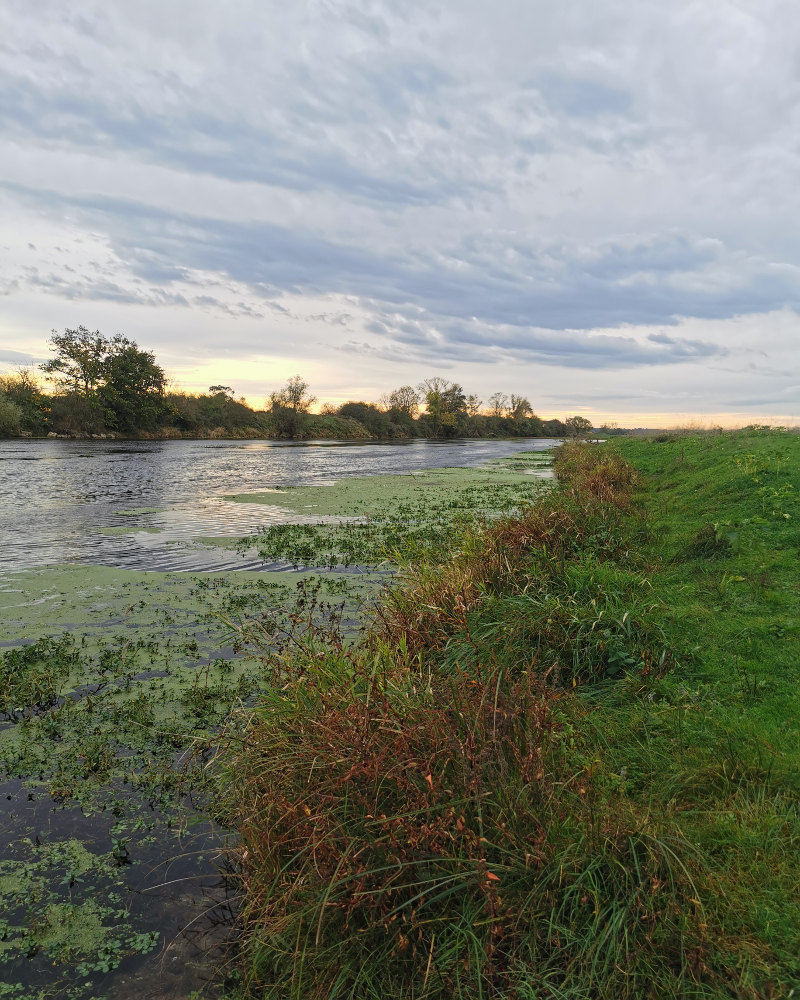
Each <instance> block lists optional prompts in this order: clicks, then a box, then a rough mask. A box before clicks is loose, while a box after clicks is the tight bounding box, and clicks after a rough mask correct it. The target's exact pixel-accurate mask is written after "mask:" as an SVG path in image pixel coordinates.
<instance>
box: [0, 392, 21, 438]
mask: <svg viewBox="0 0 800 1000" xmlns="http://www.w3.org/2000/svg"><path fill="white" fill-rule="evenodd" d="M21 424H22V410H21V409H20V408H19V407H18V406H17V404H16V403H12V402H11V400H10V399H9V398H8V396H6V395H5V393H0V437H14V435H16V434H19V432H20V429H21Z"/></svg>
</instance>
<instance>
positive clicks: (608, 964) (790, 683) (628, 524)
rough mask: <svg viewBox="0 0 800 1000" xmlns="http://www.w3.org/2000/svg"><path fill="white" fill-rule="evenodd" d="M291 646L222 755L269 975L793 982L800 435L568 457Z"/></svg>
mask: <svg viewBox="0 0 800 1000" xmlns="http://www.w3.org/2000/svg"><path fill="white" fill-rule="evenodd" d="M557 470H558V474H559V478H560V481H561V487H560V489H558V490H556V491H551V492H548V493H546V494H544V495H543V496H542V497H541V498H540V499H538V500H537V501H536V502H535V503H534V504H533V506H532V507H531V508H530V510H529V511H528V512H526V513H524V514H522V515H521V516H514V517H511V518H507V519H502V520H500V521H499V522H497V523H494V524H491V525H487V526H483V527H480V528H475V527H474V526H473V527H467V526H465V527H464V529H463V530H462V531H461V532H460V533H459V534H458V536H457V537H456V536H454V537H453V538H451V539H450V541H449V545H448V553H447V559H446V561H444V562H442V561H441V553H431V554H430V557H427V556H426V555H425V553H422V555H420V553H419V552H415V553H414V555H413V561H412V562H409V563H408V564H406V565H405V566H404V568H403V572H402V583H401V585H400V586H399V587H398V588H396V589H394V590H393V591H392V592H391V593H390V594H389V595H387V597H386V600H385V601H384V603H383V604H382V605H381V606H380V607H379V609H378V611H377V614H376V617H375V619H374V622H373V625H372V627H371V630H370V631H369V633H368V634H367V635H366V636H365V638H364V640H363V642H362V643H361V644H360V645H359V646H357V647H355V648H352V647H350V646H348V645H347V644H346V643H345V642H343V641H342V637H341V635H340V634H339V633H338V631H337V629H336V626H335V623H334V624H333V625H332V626H331V627H328V628H322V627H320V628H313V629H298V630H295V631H294V632H292V633H291V635H289V636H288V643H287V644H286V645H284V646H282V647H280V648H279V649H277V650H275V649H271V650H266V649H264V648H259V640H258V636H256V635H255V634H253V633H252V632H251V633H247V631H245V632H244V633H242V638H243V641H248V642H249V643H250V644H251V651H252V652H253V653H254V655H261V656H262V658H263V660H264V664H265V669H266V670H268V671H271V672H272V676H273V677H274V678H275V681H280V683H279V684H277V683H276V684H274V685H273V687H272V689H271V691H270V694H269V696H268V697H267V698H266V699H265V700H264V701H263V703H262V705H261V707H260V708H259V709H258V711H256V712H255V713H254V714H251V716H250V722H249V729H248V731H247V734H246V738H245V740H244V741H242V740H241V739H240V731H239V730H237V731H236V732H237V735H236V737H235V739H233V740H232V741H231V744H230V746H229V747H228V749H227V752H226V754H225V755H224V756H223V758H222V761H221V762H222V764H223V765H224V767H225V771H224V774H225V781H226V782H227V783H228V784H229V785H230V787H231V788H232V789H233V792H234V795H233V798H230V797H226V796H224V795H223V796H222V801H223V802H226V803H227V812H226V817H227V821H228V822H232V823H233V824H235V825H236V826H237V827H238V829H239V830H240V832H241V835H242V838H243V843H242V849H241V852H240V855H239V871H240V875H239V877H240V880H241V886H242V891H243V892H244V893H245V900H246V902H245V907H244V911H243V915H242V924H243V931H244V933H245V942H246V944H245V946H244V953H243V964H242V979H243V985H242V987H241V988H240V991H239V995H241V996H248V997H249V996H253V997H255V996H258V997H260V998H262V997H275V998H277V997H279V996H280V997H285V996H297V997H301V996H302V997H304V998H314V997H318V998H320V1000H321V998H323V997H325V998H330V997H333V996H336V997H354V998H355V997H358V998H359V1000H364V998H369V997H378V996H383V997H385V996H404V997H405V996H408V997H412V996H413V997H417V998H423V997H426V998H440V997H441V998H443V997H445V996H448V997H452V996H456V997H463V998H467V997H469V998H472V997H478V996H485V997H493V996H496V997H511V996H517V997H531V998H532V997H537V998H538V997H559V998H562V997H563V998H567V997H569V998H576V1000H577V998H578V997H580V998H585V997H588V996H592V997H595V996H596V997H608V998H611V997H614V998H618V997H620V998H624V997H629V998H631V1000H634V998H637V1000H638V998H641V997H653V998H656V997H658V998H666V997H670V998H671V997H674V998H676V1000H677V998H678V997H697V998H700V997H703V998H712V997H713V998H723V997H728V998H730V997H754V998H755V997H775V998H778V997H787V998H788V997H789V996H790V995H792V991H793V990H794V989H795V988H796V986H797V984H798V982H800V964H799V961H798V954H800V951H799V950H798V947H797V944H798V940H800V904H798V896H797V885H798V883H799V882H800V862H798V851H797V848H798V846H800V818H798V811H797V801H798V794H799V793H800V787H798V774H800V739H798V737H799V736H800V733H799V732H798V722H797V720H798V718H800V695H798V691H799V690H800V686H798V680H800V658H798V655H797V638H798V632H799V631H800V615H799V614H798V600H797V596H798V562H797V558H798V544H799V543H800V538H799V537H798V529H797V527H796V518H797V516H798V513H800V512H798V510H797V506H798V505H797V496H798V493H800V438H798V437H797V436H796V435H791V434H786V433H781V432H779V431H766V432H761V431H757V430H750V431H745V432H735V433H726V434H721V435H719V436H713V437H709V436H700V437H691V436H688V437H680V438H675V437H673V436H671V435H659V437H658V439H647V440H631V439H625V440H620V441H618V442H616V443H615V444H614V446H613V448H612V447H611V446H605V447H603V448H602V449H597V448H588V447H580V446H578V447H575V446H568V447H565V448H564V449H562V450H560V451H559V453H558V462H557Z"/></svg>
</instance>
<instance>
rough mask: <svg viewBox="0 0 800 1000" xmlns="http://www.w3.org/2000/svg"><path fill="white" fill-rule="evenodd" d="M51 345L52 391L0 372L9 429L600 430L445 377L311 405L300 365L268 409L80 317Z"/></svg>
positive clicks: (545, 433) (216, 432)
mask: <svg viewBox="0 0 800 1000" xmlns="http://www.w3.org/2000/svg"><path fill="white" fill-rule="evenodd" d="M50 345H51V347H52V349H53V352H54V357H53V358H51V359H50V360H49V361H47V362H46V363H45V364H43V365H41V366H40V368H41V370H42V371H43V372H44V373H45V374H46V375H47V377H48V382H49V383H50V384H51V385H52V386H53V390H52V391H46V390H45V388H44V387H43V385H42V383H41V381H40V379H39V377H38V375H37V373H36V372H34V371H32V370H31V369H21V370H20V371H18V372H17V373H16V374H14V375H5V376H0V436H1V437H17V436H23V437H46V436H51V437H52V436H65V437H102V436H120V437H144V438H171V437H177V438H180V437H187V438H195V437H196V438H223V437H226V438H227V437H232V438H298V439H302V438H351V439H358V438H364V439H369V438H410V437H426V438H446V437H475V438H477V437H564V436H575V437H578V436H584V435H587V434H589V433H590V432H591V431H592V424H591V422H590V421H589V420H587V419H586V418H585V417H581V416H575V417H570V418H569V419H568V420H566V421H562V420H557V419H552V420H546V419H543V418H542V417H539V416H537V415H536V414H535V413H534V412H533V408H532V406H531V404H530V402H529V400H528V399H527V398H525V397H524V396H517V395H514V394H510V395H508V396H507V395H506V394H504V393H501V392H497V393H494V395H492V396H491V397H490V398H489V399H488V400H487V401H486V403H485V404H484V402H483V400H481V399H479V398H478V397H477V396H470V395H466V394H465V392H464V390H463V389H462V387H461V386H460V385H458V384H457V383H455V382H449V381H447V380H446V379H443V378H440V377H433V378H428V379H425V380H424V381H423V382H421V383H420V384H419V385H418V386H410V385H405V386H401V387H400V388H398V389H396V390H394V391H393V392H390V393H388V394H386V395H385V396H384V397H382V398H381V400H380V401H379V402H378V403H372V402H363V401H351V402H347V403H344V404H342V405H341V406H333V405H331V404H328V403H326V404H324V405H323V406H322V407H321V411H320V412H319V413H312V412H311V407H312V405H313V404H314V403H315V402H316V401H317V400H316V398H315V397H314V396H313V395H311V393H310V391H309V389H310V387H309V385H308V383H307V382H306V381H305V380H304V379H303V378H301V376H299V375H295V376H294V377H293V378H290V379H289V380H288V381H287V382H286V384H285V385H284V386H283V387H282V388H281V389H279V390H277V391H276V392H273V393H271V394H270V395H269V397H268V398H267V399H266V401H265V408H264V409H263V410H254V409H252V408H251V407H250V406H248V405H247V404H246V403H245V401H244V398H240V399H237V398H236V397H235V393H234V390H233V388H232V387H231V386H228V385H212V386H210V387H209V389H208V392H206V393H199V394H194V393H185V392H174V391H170V389H169V385H168V379H167V376H166V374H165V372H164V370H163V369H162V368H161V367H160V366H159V365H158V363H157V362H156V359H155V356H154V354H153V353H152V352H150V351H145V350H142V349H141V348H139V346H138V345H137V344H136V343H135V342H134V341H132V340H129V339H128V338H127V337H121V336H116V337H111V338H109V337H105V336H103V335H102V334H101V333H100V332H99V331H97V330H96V331H94V332H90V331H89V330H88V329H86V327H82V326H81V327H78V328H77V329H75V330H69V329H67V330H65V331H64V333H63V334H60V333H56V332H55V331H53V335H52V337H51V339H50ZM603 430H604V433H614V432H615V430H616V428H612V427H606V428H603Z"/></svg>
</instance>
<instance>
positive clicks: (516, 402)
mask: <svg viewBox="0 0 800 1000" xmlns="http://www.w3.org/2000/svg"><path fill="white" fill-rule="evenodd" d="M508 411H509V412H508V415H509V417H511V419H512V420H522V419H524V418H525V417H527V416H529V415H530V414H531V413H533V408H532V407H531V404H530V403H529V402H528V400H527V399H526V398H525V396H515V395H514V393H513V392H512V393H511V398H510V399H509V401H508Z"/></svg>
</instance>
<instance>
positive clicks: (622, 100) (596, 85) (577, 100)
mask: <svg viewBox="0 0 800 1000" xmlns="http://www.w3.org/2000/svg"><path fill="white" fill-rule="evenodd" d="M534 83H535V85H536V87H537V88H538V90H539V92H540V93H541V94H542V96H543V97H544V99H545V101H546V102H547V104H548V105H549V106H550V108H552V109H553V110H554V111H563V112H564V113H565V114H568V115H574V116H575V117H578V118H583V117H594V116H595V115H603V114H612V115H622V114H627V113H628V112H629V111H630V110H631V108H632V106H633V98H632V96H631V95H630V94H629V93H628V92H627V91H626V90H620V89H619V88H617V87H610V86H608V85H607V84H604V83H602V82H600V81H599V80H590V79H586V78H581V77H576V76H567V75H566V74H565V73H556V72H552V71H550V72H547V73H542V74H540V75H539V76H538V77H536V78H535V80H534Z"/></svg>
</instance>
